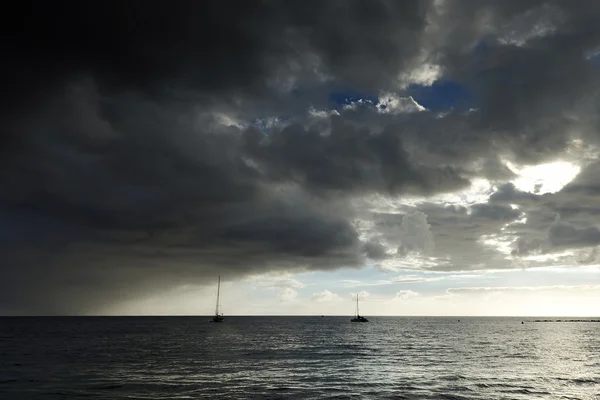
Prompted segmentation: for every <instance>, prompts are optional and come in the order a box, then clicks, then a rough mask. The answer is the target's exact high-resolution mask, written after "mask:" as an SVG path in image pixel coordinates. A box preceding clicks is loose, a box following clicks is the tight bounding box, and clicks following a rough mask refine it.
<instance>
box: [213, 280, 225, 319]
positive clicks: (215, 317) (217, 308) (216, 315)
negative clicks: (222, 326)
mask: <svg viewBox="0 0 600 400" xmlns="http://www.w3.org/2000/svg"><path fill="white" fill-rule="evenodd" d="M220 291H221V275H219V283H218V284H217V306H216V308H215V316H214V317H213V319H212V322H223V314H222V313H221V314H220V315H219V294H220Z"/></svg>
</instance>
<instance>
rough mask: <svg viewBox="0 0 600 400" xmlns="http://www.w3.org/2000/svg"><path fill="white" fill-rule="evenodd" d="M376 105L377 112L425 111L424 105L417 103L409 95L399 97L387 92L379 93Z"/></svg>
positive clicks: (393, 113)
mask: <svg viewBox="0 0 600 400" xmlns="http://www.w3.org/2000/svg"><path fill="white" fill-rule="evenodd" d="M376 107H377V112H378V113H380V114H392V115H395V114H401V113H411V112H418V111H425V107H423V106H422V105H420V104H419V103H417V102H416V101H415V99H413V98H412V97H411V96H408V97H400V96H398V95H397V94H395V93H389V92H388V93H382V94H380V95H379V102H378V103H377V105H376Z"/></svg>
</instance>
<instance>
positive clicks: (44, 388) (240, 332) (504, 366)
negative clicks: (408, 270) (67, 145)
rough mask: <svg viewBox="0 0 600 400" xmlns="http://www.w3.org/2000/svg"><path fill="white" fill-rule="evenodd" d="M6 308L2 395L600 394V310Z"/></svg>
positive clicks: (0, 352)
mask: <svg viewBox="0 0 600 400" xmlns="http://www.w3.org/2000/svg"><path fill="white" fill-rule="evenodd" d="M368 318H369V322H368V323H352V322H350V317H346V316H345V317H331V316H324V317H322V316H320V315H319V316H314V317H266V316H260V317H245V316H244V317H241V316H240V317H235V316H232V317H227V316H226V317H225V321H224V322H223V323H211V322H209V320H210V317H15V318H12V317H3V318H0V398H1V399H80V398H88V399H111V400H118V399H600V323H595V322H590V321H587V320H584V321H579V322H564V320H563V321H562V322H554V319H552V320H551V321H548V322H535V320H536V319H537V318H521V317H520V318H491V317H490V318H479V317H477V318H475V317H444V318H438V317H418V318H417V317H368Z"/></svg>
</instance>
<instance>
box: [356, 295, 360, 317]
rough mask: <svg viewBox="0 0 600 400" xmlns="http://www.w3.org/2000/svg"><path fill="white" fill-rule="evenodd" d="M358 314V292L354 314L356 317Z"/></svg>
mask: <svg viewBox="0 0 600 400" xmlns="http://www.w3.org/2000/svg"><path fill="white" fill-rule="evenodd" d="M359 315H360V314H359V313H358V293H356V316H357V317H358V316H359Z"/></svg>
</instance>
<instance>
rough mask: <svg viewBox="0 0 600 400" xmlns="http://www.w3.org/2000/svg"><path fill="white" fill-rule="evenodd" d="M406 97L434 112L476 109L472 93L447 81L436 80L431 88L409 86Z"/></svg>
mask: <svg viewBox="0 0 600 400" xmlns="http://www.w3.org/2000/svg"><path fill="white" fill-rule="evenodd" d="M407 95H409V96H412V98H413V99H415V101H416V102H417V103H419V104H420V105H422V106H423V107H425V108H426V109H428V110H431V111H434V112H442V111H449V110H452V109H454V110H464V111H467V110H469V109H471V108H476V101H475V95H474V93H473V92H472V91H471V90H470V89H469V88H468V87H466V86H464V85H461V84H460V83H458V82H454V81H449V80H443V79H442V80H438V81H436V82H434V83H433V85H431V86H425V85H410V86H409V87H408V88H407Z"/></svg>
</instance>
